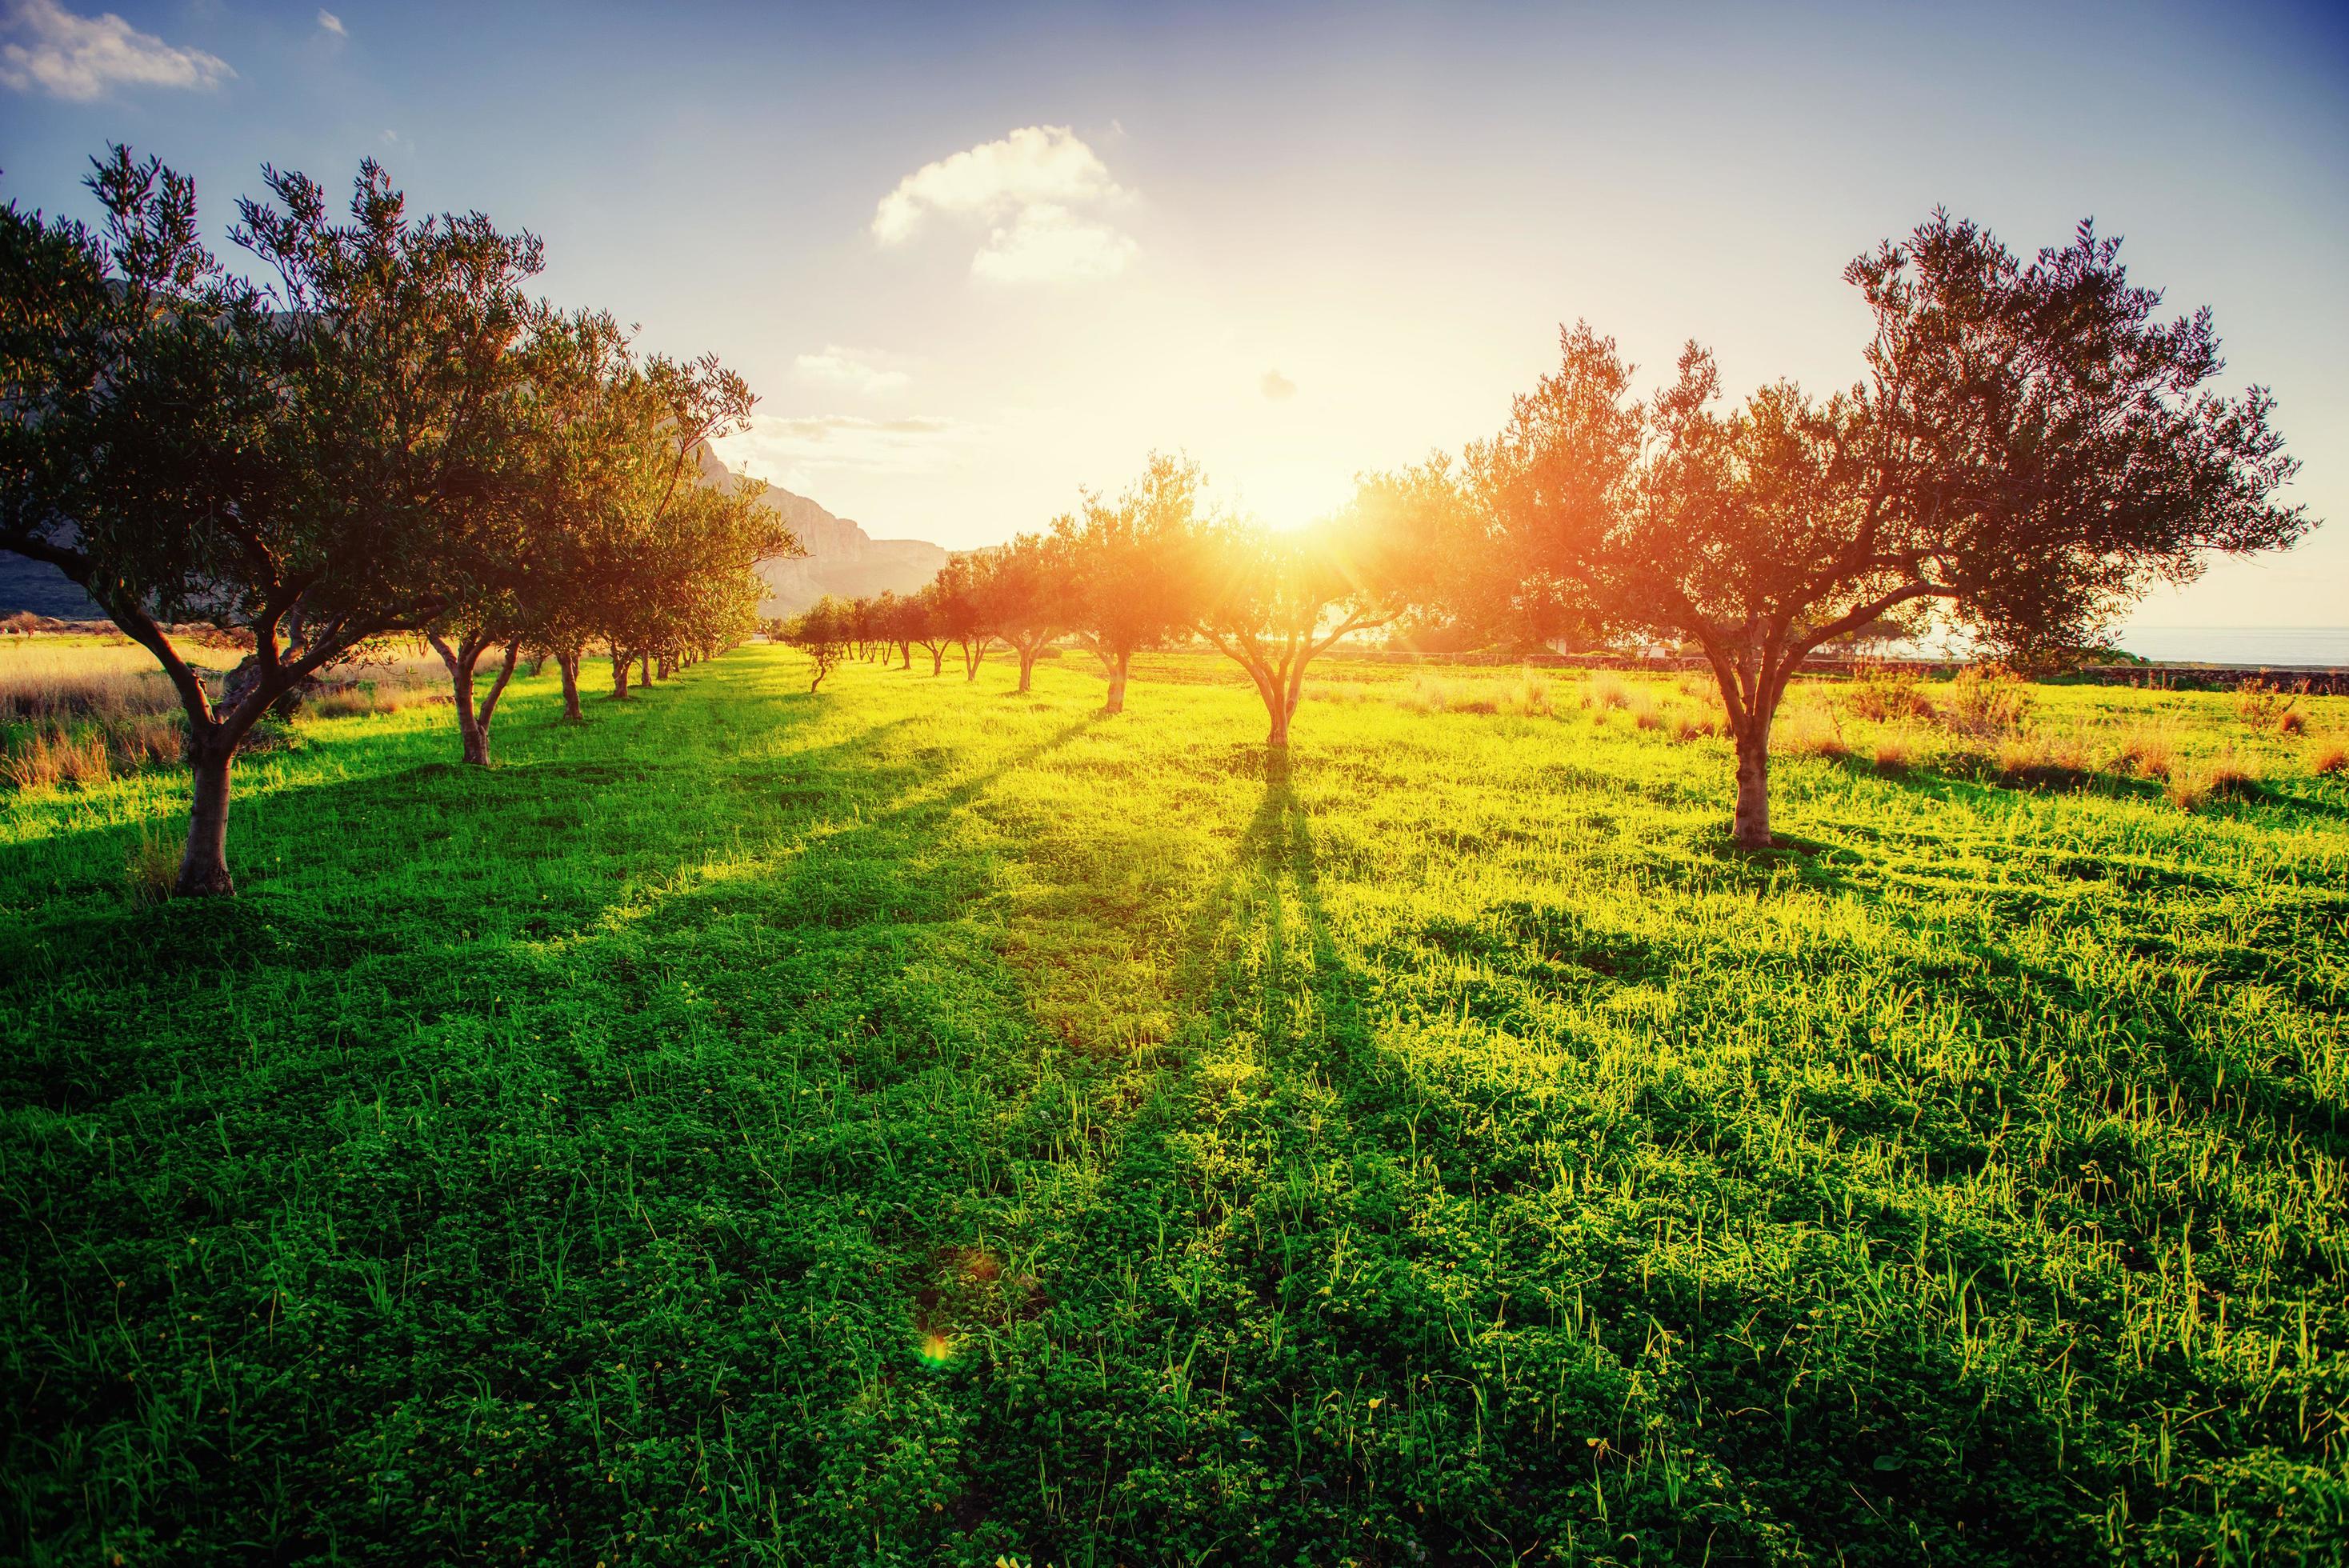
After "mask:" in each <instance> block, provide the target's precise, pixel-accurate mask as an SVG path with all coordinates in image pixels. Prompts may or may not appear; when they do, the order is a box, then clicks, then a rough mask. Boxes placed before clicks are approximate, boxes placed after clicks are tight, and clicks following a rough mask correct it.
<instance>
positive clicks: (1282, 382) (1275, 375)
mask: <svg viewBox="0 0 2349 1568" xmlns="http://www.w3.org/2000/svg"><path fill="white" fill-rule="evenodd" d="M1257 388H1258V389H1259V390H1260V391H1262V392H1263V393H1264V395H1265V397H1266V398H1267V399H1268V400H1269V401H1271V402H1274V403H1286V402H1288V400H1289V399H1290V398H1291V397H1296V396H1297V383H1296V382H1294V381H1291V380H1290V379H1289V378H1288V377H1286V376H1283V375H1282V374H1281V373H1280V372H1279V371H1278V370H1268V371H1266V372H1265V373H1264V374H1263V376H1261V377H1258V378H1257Z"/></svg>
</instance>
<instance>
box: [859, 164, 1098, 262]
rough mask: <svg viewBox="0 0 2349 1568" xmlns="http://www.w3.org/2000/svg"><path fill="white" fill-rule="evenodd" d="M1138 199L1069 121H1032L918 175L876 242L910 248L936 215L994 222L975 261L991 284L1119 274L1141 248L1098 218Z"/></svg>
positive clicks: (887, 206) (905, 183) (884, 204)
mask: <svg viewBox="0 0 2349 1568" xmlns="http://www.w3.org/2000/svg"><path fill="white" fill-rule="evenodd" d="M1129 197H1130V193H1129V192H1128V191H1125V190H1123V188H1121V187H1120V186H1119V185H1118V183H1117V181H1115V180H1113V179H1112V178H1111V177H1110V172H1109V166H1108V165H1107V164H1105V163H1103V162H1102V160H1101V158H1100V156H1099V155H1098V154H1096V153H1095V152H1094V151H1093V150H1092V148H1090V147H1088V146H1086V145H1085V143H1084V141H1083V139H1081V138H1080V137H1079V136H1078V135H1077V133H1076V132H1075V131H1073V130H1071V129H1069V128H1068V127H1067V126H1065V125H1030V126H1023V127H1022V128H1020V129H1018V130H1015V131H1012V132H1011V133H1010V134H1009V135H1008V136H1006V137H1004V138H1002V139H1000V140H998V141H988V142H982V143H980V144H979V145H978V146H977V147H974V148H970V149H968V150H966V151H962V152H957V153H956V154H955V155H954V156H953V157H951V158H943V159H940V160H938V161H936V163H928V164H925V165H923V166H922V167H921V168H919V169H917V170H915V171H914V172H913V173H911V174H908V175H907V176H905V179H903V180H901V181H898V182H897V188H896V189H895V190H894V191H890V192H889V194H887V195H886V196H884V197H883V198H881V202H880V205H879V206H878V207H876V208H875V209H874V212H873V237H874V239H875V240H877V241H879V242H881V243H882V244H884V245H902V244H904V243H905V242H907V241H909V240H911V239H912V238H913V237H914V235H915V233H916V231H918V230H919V229H920V228H921V227H922V222H923V220H924V218H925V217H926V215H927V214H929V213H932V212H938V213H943V214H946V215H947V216H950V217H957V218H975V219H978V221H980V222H984V223H986V224H987V225H988V237H987V242H986V243H985V244H984V245H983V246H982V247H981V248H980V249H979V251H978V253H977V254H976V255H974V256H973V257H972V258H971V263H970V270H971V274H972V275H973V276H974V277H978V278H984V279H986V280H988V282H990V283H1054V282H1063V281H1081V280H1088V279H1096V278H1106V277H1114V276H1115V275H1117V274H1118V273H1121V272H1123V271H1124V270H1125V267H1126V263H1128V262H1130V261H1132V260H1133V256H1134V253H1136V252H1137V251H1138V250H1139V249H1140V247H1139V246H1138V245H1137V244H1136V243H1135V242H1134V239H1133V236H1132V235H1131V234H1128V233H1125V232H1123V231H1121V230H1119V229H1117V228H1116V227H1114V226H1113V225H1112V224H1111V223H1109V222H1105V221H1104V220H1103V219H1102V218H1101V217H1100V216H1099V215H1098V214H1099V213H1100V211H1102V209H1104V208H1113V207H1115V206H1117V205H1119V204H1121V203H1123V202H1124V201H1127V200H1129Z"/></svg>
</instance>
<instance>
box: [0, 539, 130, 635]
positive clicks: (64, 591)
mask: <svg viewBox="0 0 2349 1568" xmlns="http://www.w3.org/2000/svg"><path fill="white" fill-rule="evenodd" d="M19 610H29V611H31V612H32V613H33V614H36V615H50V616H54V617H56V618H57V620H60V621H103V620H105V619H106V612H105V611H103V610H101V609H99V608H98V606H97V605H96V604H94V603H90V598H89V595H88V594H87V593H83V592H82V591H81V590H80V589H79V588H78V587H76V586H74V583H73V580H72V579H71V578H69V577H67V575H66V574H65V573H62V572H60V571H58V570H57V568H56V567H54V566H52V565H50V564H49V563H48V562H46V561H27V560H26V559H25V558H24V557H23V556H21V555H11V554H10V553H9V552H6V551H5V550H0V615H13V614H16V612H17V611H19Z"/></svg>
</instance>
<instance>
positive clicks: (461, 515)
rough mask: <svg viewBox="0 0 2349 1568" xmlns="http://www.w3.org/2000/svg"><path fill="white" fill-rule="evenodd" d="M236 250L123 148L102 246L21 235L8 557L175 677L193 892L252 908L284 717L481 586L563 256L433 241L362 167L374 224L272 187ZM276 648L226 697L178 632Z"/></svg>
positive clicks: (5, 451)
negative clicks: (533, 351)
mask: <svg viewBox="0 0 2349 1568" xmlns="http://www.w3.org/2000/svg"><path fill="white" fill-rule="evenodd" d="M264 183H265V185H266V187H267V190H268V192H269V195H268V197H267V198H266V199H264V200H261V201H251V200H248V201H243V202H241V203H240V204H239V214H240V221H239V222H238V223H237V224H236V225H235V226H234V228H233V229H232V231H231V238H232V239H233V241H234V242H236V243H238V244H239V245H241V246H242V247H243V248H244V249H245V250H246V251H248V252H249V253H252V255H253V256H254V258H255V259H256V260H257V261H258V262H259V263H262V265H263V267H264V269H265V272H266V273H274V281H273V282H272V283H270V284H268V285H267V286H265V287H262V286H256V285H254V284H249V283H247V282H245V281H243V280H242V279H240V278H238V277H236V276H234V275H233V274H232V273H229V272H228V271H227V270H226V269H224V268H223V267H222V266H221V264H220V263H219V262H218V261H217V260H216V259H215V258H214V257H213V256H212V254H211V253H209V252H207V251H206V250H205V249H204V247H203V246H202V244H201V243H200V242H199V240H198V237H197V234H198V225H197V208H196V199H195V190H194V186H193V183H192V182H191V181H189V180H187V179H186V178H185V177H183V176H181V175H179V174H176V173H174V172H172V171H171V170H166V169H164V168H162V167H161V166H160V163H158V162H156V161H155V160H147V161H146V162H143V163H142V162H140V161H138V160H134V159H133V158H132V156H131V155H130V153H129V151H128V150H125V149H122V148H119V147H118V148H116V149H114V150H112V151H111V153H110V155H109V157H108V158H107V159H105V160H99V161H98V164H97V168H96V172H95V173H94V174H93V175H92V177H91V178H90V180H89V181H88V185H89V189H90V191H92V193H93V194H94V195H95V196H96V197H97V199H98V204H99V206H100V208H101V209H102V210H103V212H104V218H103V220H102V222H101V223H100V225H99V227H98V229H96V230H91V229H88V228H87V227H85V226H83V225H81V224H79V223H76V222H67V221H65V220H61V219H60V220H45V219H44V218H43V217H42V215H41V214H40V213H38V212H31V213H27V212H24V211H19V210H18V209H17V208H16V207H15V206H14V205H13V204H12V205H11V206H10V207H9V208H8V209H7V210H6V211H5V215H0V549H6V550H10V551H13V552H16V553H18V554H20V555H24V556H26V557H29V558H31V559H34V560H37V561H44V562H48V563H50V564H52V565H54V566H56V567H57V568H58V569H59V570H60V571H61V572H63V573H65V575H66V576H67V577H68V578H70V579H71V580H72V581H73V582H75V583H78V585H79V586H80V587H81V588H82V590H83V591H84V592H85V593H88V595H89V596H90V597H91V598H92V599H93V600H94V601H96V602H97V603H98V605H99V606H100V607H101V608H102V609H104V610H105V612H106V613H107V614H108V615H109V617H110V618H112V620H113V621H114V623H115V624H117V625H118V626H119V627H120V628H121V629H122V631H123V632H124V633H125V634H127V635H129V637H130V638H131V639H132V640H133V641H134V642H136V643H138V644H139V645H140V646H142V647H144V648H146V649H147V650H148V652H150V654H152V655H154V657H155V659H156V661H157V663H159V664H160V665H162V667H163V669H164V672H165V673H166V675H168V676H169V677H170V679H171V686H172V688H173V690H174V691H175V692H176V693H177V694H178V696H179V698H180V702H181V707H182V708H183V709H184V710H185V713H186V716H187V723H188V763H189V769H190V772H191V783H192V799H191V809H190V812H189V823H188V841H187V848H186V851H185V853H184V855H183V857H182V859H181V868H180V873H179V878H178V884H177V887H178V891H179V892H181V893H183V894H207V893H209V894H223V893H228V892H233V886H234V884H233V879H232V877H231V875H230V872H229V866H228V858H227V831H228V808H229V792H230V771H231V767H232V765H233V760H234V758H235V755H236V752H237V749H238V747H239V746H240V744H241V743H242V742H243V739H244V738H245V736H246V735H247V734H248V733H249V732H250V730H251V729H252V727H253V726H254V723H255V722H256V721H257V720H258V719H259V718H260V717H261V716H262V715H263V714H264V712H266V711H267V710H268V709H269V708H270V707H272V706H273V705H274V704H275V703H277V702H278V701H279V700H280V699H281V698H283V697H284V696H286V695H287V694H289V693H290V692H292V691H294V690H295V688H296V687H297V686H299V685H300V684H301V683H302V682H304V681H305V680H307V679H308V678H310V677H311V676H314V675H315V674H316V673H317V672H318V671H320V670H322V669H324V668H326V667H327V666H328V665H333V664H335V663H336V662H338V661H341V660H344V659H347V658H348V657H350V656H352V655H353V654H354V653H355V651H357V650H358V649H360V648H361V647H362V646H363V645H366V644H367V642H368V641H369V640H370V639H373V638H378V637H380V636H383V635H385V634H389V633H395V632H412V631H415V630H417V629H419V628H420V627H422V626H423V625H425V624H428V623H429V622H430V621H431V620H432V619H433V618H434V617H435V616H437V615H440V614H442V613H443V612H444V611H445V610H446V609H447V607H448V606H449V605H450V603H454V602H456V600H457V599H459V598H460V597H461V596H462V594H463V593H465V592H466V591H467V589H468V588H469V586H470V583H469V581H468V579H469V576H470V574H471V572H472V571H473V569H474V567H475V565H476V563H477V546H478V544H479V542H480V541H479V540H478V538H477V537H476V529H477V526H478V524H479V522H480V521H481V516H482V513H483V508H484V506H485V504H486V503H487V501H488V500H489V499H490V498H491V497H492V496H493V494H494V492H495V490H496V468H497V446H498V438H499V434H500V431H501V429H502V425H503V407H504V403H505V400H506V399H507V397H508V396H509V394H510V392H511V388H512V355H511V350H512V345H513V342H514V340H515V337H516V335H517V334H518V333H519V332H520V330H521V329H522V326H523V316H524V301H523V296H522V294H521V292H520V285H521V284H522V283H523V280H524V279H526V278H527V277H529V276H530V275H531V274H533V273H535V272H537V271H538V270H539V266H540V247H539V243H538V242H537V241H536V240H535V239H533V238H532V237H531V236H529V235H527V234H508V233H505V232H502V231H500V230H499V229H497V228H496V227H495V225H493V224H492V222H490V221H489V220H488V219H487V218H486V217H483V216H482V215H481V214H479V213H473V214H470V215H466V216H440V217H432V218H427V219H422V220H412V219H410V218H409V216H408V213H407V209H406V204H405V202H404V201H403V200H402V198H401V196H400V193H399V192H398V191H395V190H394V189H392V187H391V183H390V181H389V179H388V177H387V176H386V175H385V173H384V171H383V170H382V169H380V168H379V167H378V166H377V165H376V164H375V163H374V162H372V161H369V162H367V163H366V164H364V165H362V166H361V169H360V172H359V175H358V178H357V182H356V185H355V188H354V191H353V195H352V199H351V202H350V206H349V216H348V220H347V222H338V221H336V220H335V219H334V218H332V217H331V216H330V215H329V212H328V209H327V203H326V198H325V193H324V192H323V191H322V190H321V189H320V187H319V186H317V185H316V183H314V182H313V181H310V180H308V179H306V178H305V177H304V176H302V175H300V174H294V173H281V172H279V171H277V170H264ZM174 621H202V622H209V623H212V624H216V625H220V626H223V627H233V628H236V629H239V630H241V631H243V633H245V634H249V635H250V636H251V638H252V640H253V645H254V655H253V659H252V661H251V665H250V678H248V679H246V680H244V681H243V683H242V684H241V685H239V686H237V687H236V688H235V689H234V690H233V691H232V692H230V693H227V694H225V695H223V696H222V697H221V698H220V699H219V700H218V701H215V699H214V697H213V695H212V692H211V691H210V690H209V689H208V687H207V686H206V684H205V680H204V677H203V676H202V674H201V673H200V672H199V671H198V670H197V669H196V667H195V666H194V665H191V663H190V662H189V660H188V658H187V657H186V655H184V654H183V653H182V651H181V649H180V648H179V647H178V646H177V645H175V644H174V642H173V640H172V638H171V635H170V634H168V633H167V632H166V630H165V626H166V624H168V623H171V622H174Z"/></svg>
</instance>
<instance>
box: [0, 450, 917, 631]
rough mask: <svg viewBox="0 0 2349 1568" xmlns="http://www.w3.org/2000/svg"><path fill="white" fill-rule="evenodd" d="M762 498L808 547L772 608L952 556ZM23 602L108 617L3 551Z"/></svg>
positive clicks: (783, 494) (717, 474)
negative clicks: (872, 534) (876, 534)
mask: <svg viewBox="0 0 2349 1568" xmlns="http://www.w3.org/2000/svg"><path fill="white" fill-rule="evenodd" d="M702 472H703V473H704V474H705V475H707V476H708V477H709V479H710V480H713V481H714V480H719V479H721V478H724V477H726V475H727V474H728V472H729V470H728V469H727V468H726V465H725V464H723V463H721V462H719V460H718V459H717V458H715V457H713V456H711V455H710V454H709V451H708V450H707V449H704V451H703V453H702ZM762 504H764V505H766V506H768V507H770V508H771V509H772V510H774V511H776V512H778V513H780V514H781V517H782V520H783V521H784V522H785V523H787V524H789V525H790V527H791V531H792V532H793V533H794V534H797V535H798V536H799V542H800V544H801V546H802V548H803V549H805V550H806V551H807V554H805V555H803V556H800V557H797V558H795V559H793V560H790V561H770V562H767V563H766V564H765V565H763V566H761V567H760V568H759V575H760V576H761V577H762V578H764V579H765V580H766V583H767V597H766V599H765V600H764V601H762V602H761V605H760V609H761V613H762V614H769V615H788V614H792V613H793V612H794V611H799V610H804V609H806V608H807V607H808V606H809V605H810V604H812V603H815V602H816V601H817V600H818V599H821V598H823V596H824V595H825V594H826V593H836V594H838V595H839V596H840V597H842V598H843V599H854V598H856V597H858V596H859V595H861V594H866V593H881V592H883V591H884V590H886V589H895V590H896V591H897V592H898V593H912V592H913V591H914V590H915V589H916V588H919V587H920V586H921V585H922V584H923V583H927V582H928V581H929V580H930V579H931V578H932V577H933V576H935V575H936V573H937V570H938V568H939V567H941V566H944V565H945V564H946V563H947V552H945V551H943V550H941V549H939V548H938V547H937V546H936V545H935V544H932V543H930V542H927V541H926V540H920V539H874V538H871V537H869V536H868V535H867V534H866V533H865V531H864V530H863V529H861V528H859V527H857V526H856V524H854V523H853V522H851V521H848V520H847V519H845V518H839V517H834V516H833V515H832V513H830V512H828V511H824V509H823V508H822V507H820V506H818V505H817V504H816V503H815V502H813V501H812V500H808V498H807V497H805V496H803V495H793V494H792V492H791V491H789V490H783V489H781V488H780V487H778V486H774V485H770V486H768V487H767V493H766V495H765V497H764V498H763V500H762ZM18 610H30V611H31V612H32V613H33V614H36V615H54V616H56V617H57V619H59V620H62V621H73V620H102V619H104V613H103V612H102V611H100V610H99V609H98V606H97V605H95V604H93V603H90V602H89V599H88V596H87V595H85V594H84V593H82V591H81V590H80V589H78V588H77V587H75V586H74V585H73V584H72V583H68V582H67V581H66V578H65V575H64V573H60V572H59V571H58V570H57V568H56V567H54V566H48V565H44V564H42V563H41V562H36V561H27V560H26V559H25V558H24V557H23V556H21V555H11V554H9V553H7V552H5V551H0V615H6V614H14V613H15V612H16V611H18Z"/></svg>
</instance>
